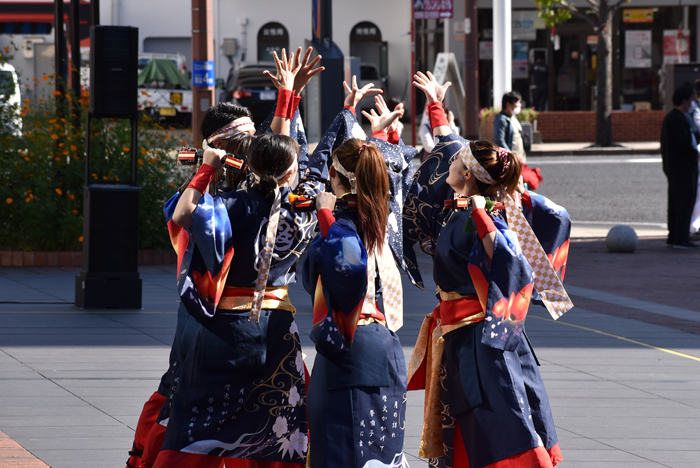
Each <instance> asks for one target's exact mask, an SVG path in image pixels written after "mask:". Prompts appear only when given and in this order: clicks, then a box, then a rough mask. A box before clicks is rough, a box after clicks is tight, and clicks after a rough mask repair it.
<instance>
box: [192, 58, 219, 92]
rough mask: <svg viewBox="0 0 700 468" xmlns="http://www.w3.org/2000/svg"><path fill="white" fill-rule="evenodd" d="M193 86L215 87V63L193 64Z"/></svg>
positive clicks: (210, 61)
mask: <svg viewBox="0 0 700 468" xmlns="http://www.w3.org/2000/svg"><path fill="white" fill-rule="evenodd" d="M192 86H214V61H213V60H205V61H199V60H195V61H193V62H192Z"/></svg>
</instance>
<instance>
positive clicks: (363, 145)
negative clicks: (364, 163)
mask: <svg viewBox="0 0 700 468" xmlns="http://www.w3.org/2000/svg"><path fill="white" fill-rule="evenodd" d="M368 146H369V144H367V143H363V144H362V146H360V151H358V152H357V154H358V155H359V154H362V151H363V150H364V149H365V148H367V147H368Z"/></svg>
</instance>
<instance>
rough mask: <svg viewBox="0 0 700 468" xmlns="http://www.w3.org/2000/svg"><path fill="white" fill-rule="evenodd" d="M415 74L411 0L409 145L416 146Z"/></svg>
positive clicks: (414, 37) (414, 25) (414, 33)
mask: <svg viewBox="0 0 700 468" xmlns="http://www.w3.org/2000/svg"><path fill="white" fill-rule="evenodd" d="M415 74H416V20H415V17H414V3H413V2H411V76H410V77H409V83H410V86H411V146H416V114H417V112H418V110H417V109H416V87H415V86H413V75H415Z"/></svg>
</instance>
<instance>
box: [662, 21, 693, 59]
mask: <svg viewBox="0 0 700 468" xmlns="http://www.w3.org/2000/svg"><path fill="white" fill-rule="evenodd" d="M689 43H690V30H688V29H684V30H682V31H681V30H679V29H670V30H665V31H664V65H665V64H667V63H690V47H689Z"/></svg>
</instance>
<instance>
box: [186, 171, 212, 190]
mask: <svg viewBox="0 0 700 468" xmlns="http://www.w3.org/2000/svg"><path fill="white" fill-rule="evenodd" d="M214 174H216V169H215V168H214V167H213V166H210V165H209V164H202V165H201V166H200V168H199V170H198V171H197V173H196V174H195V175H194V177H193V178H192V180H191V181H190V183H189V184H188V185H187V188H191V189H195V190H196V191H198V192H199V193H201V194H204V192H205V191H206V190H207V186H208V185H209V182H211V180H212V179H213V178H214Z"/></svg>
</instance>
